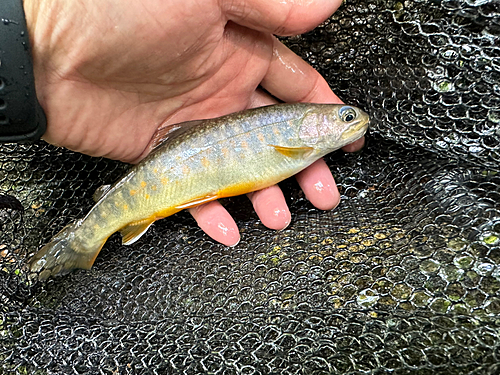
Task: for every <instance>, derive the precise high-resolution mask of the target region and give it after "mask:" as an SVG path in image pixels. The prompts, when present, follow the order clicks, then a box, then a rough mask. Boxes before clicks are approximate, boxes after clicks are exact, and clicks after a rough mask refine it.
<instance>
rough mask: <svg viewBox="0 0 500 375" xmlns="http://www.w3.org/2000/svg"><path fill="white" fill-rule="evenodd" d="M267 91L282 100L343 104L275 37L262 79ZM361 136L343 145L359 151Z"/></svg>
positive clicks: (306, 64) (328, 87) (310, 68)
mask: <svg viewBox="0 0 500 375" xmlns="http://www.w3.org/2000/svg"><path fill="white" fill-rule="evenodd" d="M261 85H262V87H263V88H265V89H266V90H267V91H268V92H269V93H270V94H272V95H274V96H275V97H277V98H279V99H281V100H283V101H284V102H310V103H338V104H340V103H342V100H340V99H339V97H338V96H337V95H335V94H334V93H333V91H332V90H331V89H330V86H329V85H328V83H327V82H326V81H325V79H324V78H323V77H322V76H321V75H320V74H319V73H318V72H317V71H316V70H315V69H314V68H313V67H312V66H310V65H309V64H308V63H306V62H305V61H304V60H302V59H301V58H300V57H299V56H297V55H296V54H295V53H293V52H292V51H291V50H290V49H289V48H288V47H286V46H285V45H284V44H283V43H281V42H280V41H279V40H278V39H276V38H274V46H273V60H272V62H271V64H270V65H269V69H268V71H267V73H266V75H265V77H264V79H263V80H262V82H261ZM363 145H364V137H363V138H361V139H360V140H358V141H356V142H354V143H351V144H350V145H347V146H345V147H344V148H343V150H344V151H346V152H353V151H358V150H360V149H361V148H362V147H363Z"/></svg>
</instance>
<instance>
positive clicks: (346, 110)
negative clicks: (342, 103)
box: [339, 107, 357, 122]
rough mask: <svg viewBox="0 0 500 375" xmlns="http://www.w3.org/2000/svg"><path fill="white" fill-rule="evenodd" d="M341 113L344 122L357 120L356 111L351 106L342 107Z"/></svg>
mask: <svg viewBox="0 0 500 375" xmlns="http://www.w3.org/2000/svg"><path fill="white" fill-rule="evenodd" d="M339 114H340V117H341V118H342V121H344V122H351V121H353V120H355V119H356V117H357V113H356V111H355V110H354V109H353V108H351V107H342V108H340V111H339Z"/></svg>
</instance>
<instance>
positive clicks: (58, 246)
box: [29, 222, 104, 280]
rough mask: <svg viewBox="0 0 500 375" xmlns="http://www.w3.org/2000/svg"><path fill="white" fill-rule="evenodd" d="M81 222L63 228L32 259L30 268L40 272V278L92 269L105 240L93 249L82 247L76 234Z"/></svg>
mask: <svg viewBox="0 0 500 375" xmlns="http://www.w3.org/2000/svg"><path fill="white" fill-rule="evenodd" d="M79 224H80V223H79V222H74V223H71V224H69V225H67V226H66V227H64V228H63V230H61V231H60V232H59V233H58V234H57V235H55V236H54V237H53V238H52V239H51V240H50V242H49V243H48V244H46V245H45V246H44V247H42V248H41V249H40V250H39V251H38V253H36V254H35V256H34V257H33V258H32V259H31V261H30V264H29V268H30V270H31V271H32V272H37V273H38V278H39V280H46V279H47V278H49V277H50V276H55V275H64V274H66V273H68V272H70V271H71V270H73V269H75V268H83V269H90V267H92V264H94V260H95V258H96V257H97V254H99V251H100V250H101V248H102V246H103V245H104V242H103V243H102V244H99V245H98V246H95V248H92V249H86V248H82V246H81V243H80V241H79V240H78V239H77V236H76V235H75V230H76V229H77V228H78V226H79Z"/></svg>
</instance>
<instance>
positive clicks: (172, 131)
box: [149, 120, 205, 153]
mask: <svg viewBox="0 0 500 375" xmlns="http://www.w3.org/2000/svg"><path fill="white" fill-rule="evenodd" d="M204 121H205V120H193V121H186V122H181V123H179V124H172V125H166V126H164V127H161V128H159V129H158V130H157V131H156V133H155V134H154V135H153V138H152V139H151V142H150V143H149V147H150V153H151V152H153V151H154V150H156V149H157V148H158V147H160V146H161V145H162V144H163V143H165V142H166V141H167V140H169V139H174V138H177V137H178V136H180V135H181V134H184V133H185V132H187V131H188V130H190V129H192V128H193V127H195V126H199V125H200V124H201V123H202V122H204Z"/></svg>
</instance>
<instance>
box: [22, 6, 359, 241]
mask: <svg viewBox="0 0 500 375" xmlns="http://www.w3.org/2000/svg"><path fill="white" fill-rule="evenodd" d="M340 2H341V0H308V1H300V0H294V1H289V2H283V1H279V0H266V1H261V0H232V1H220V0H202V1H201V0H147V1H144V0H140V1H139V0H131V1H128V2H123V1H119V0H100V1H99V2H97V1H91V0H43V1H42V0H24V8H25V13H26V19H27V23H28V29H29V32H30V40H31V44H32V46H33V48H32V53H33V60H34V70H35V81H36V82H35V83H36V90H37V96H38V98H39V101H40V104H41V105H42V107H43V108H44V110H45V113H46V116H47V121H48V124H47V132H46V134H45V135H44V139H45V140H47V141H48V142H50V143H53V144H55V145H58V146H63V147H67V148H69V149H72V150H75V151H78V152H82V153H86V154H89V155H93V156H105V157H108V158H112V159H119V160H122V161H126V162H132V163H135V162H138V161H139V160H141V159H142V158H143V157H145V156H146V155H147V153H148V152H149V144H150V141H151V139H152V137H153V135H154V133H155V132H156V131H157V130H158V128H161V127H163V126H166V125H169V124H173V123H179V122H183V121H187V120H193V119H203V118H210V117H217V116H221V115H224V114H227V113H231V112H235V111H239V110H243V109H246V108H251V107H257V106H261V105H267V104H273V103H275V102H276V99H273V98H272V97H271V96H270V95H269V94H267V93H265V92H264V91H262V90H260V89H259V88H258V86H259V85H261V86H262V87H263V88H264V89H266V90H267V91H268V92H269V93H270V94H272V95H273V96H274V97H276V98H279V99H281V100H283V101H285V102H299V101H304V102H316V103H321V102H330V103H332V102H333V103H339V102H340V100H339V99H338V98H337V97H336V96H335V95H334V94H333V92H332V91H331V90H330V88H329V87H328V84H327V83H326V82H325V81H324V79H323V78H322V77H321V76H320V75H319V74H318V73H317V72H316V71H315V70H314V69H312V68H311V67H310V66H309V65H308V64H306V63H305V62H304V61H303V60H302V59H300V58H299V57H298V56H296V55H295V54H293V53H292V52H291V51H290V50H289V49H287V48H286V47H285V46H284V45H282V44H281V43H280V42H279V41H278V40H277V39H276V38H275V37H274V36H273V35H272V34H278V35H293V34H300V33H303V32H305V31H307V30H310V29H312V28H314V27H315V26H317V25H318V24H319V23H320V22H322V21H323V20H324V19H326V18H327V17H328V16H329V15H330V14H331V13H333V11H334V10H335V9H336V8H337V7H338V6H339V4H340ZM362 144H363V140H360V141H357V142H356V143H355V144H352V145H350V146H347V147H345V148H344V149H345V150H346V151H353V150H356V149H359V148H361V147H362ZM297 179H298V181H299V184H300V186H301V188H302V189H303V190H304V193H305V195H306V197H307V198H308V199H309V200H310V201H311V203H312V204H313V205H315V206H316V207H318V208H320V209H331V208H333V207H335V206H336V205H337V204H338V202H339V199H340V196H339V193H338V190H337V188H336V185H335V182H334V180H333V177H332V175H331V173H330V171H329V169H328V167H327V166H326V164H325V163H324V162H323V161H322V160H320V161H318V162H316V163H315V164H313V165H312V166H311V167H309V168H308V169H306V170H304V171H303V172H301V173H300V174H298V175H297ZM248 196H249V198H250V199H251V201H252V203H253V206H254V208H255V210H256V212H257V214H258V216H259V218H260V219H261V221H262V223H263V224H264V225H265V226H267V227H269V228H273V229H283V228H284V227H286V226H287V225H288V223H289V222H290V212H289V210H288V207H287V205H286V202H285V199H284V197H283V194H282V193H281V190H280V189H279V188H278V187H277V186H272V187H270V188H267V189H264V190H261V191H258V192H254V193H250V194H248ZM190 212H191V214H192V215H193V216H194V218H195V219H196V221H197V223H198V225H199V226H200V227H201V228H202V229H203V230H204V231H205V232H206V233H207V234H208V235H209V236H211V237H212V238H214V239H215V240H217V241H219V242H221V243H223V244H225V245H234V244H236V243H237V242H238V241H239V233H238V229H237V226H236V223H235V222H234V220H233V219H232V218H231V216H230V215H229V213H228V212H227V211H226V210H225V209H224V208H223V207H222V206H221V205H220V203H218V202H210V203H207V204H204V205H202V206H198V207H195V208H192V209H190Z"/></svg>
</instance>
